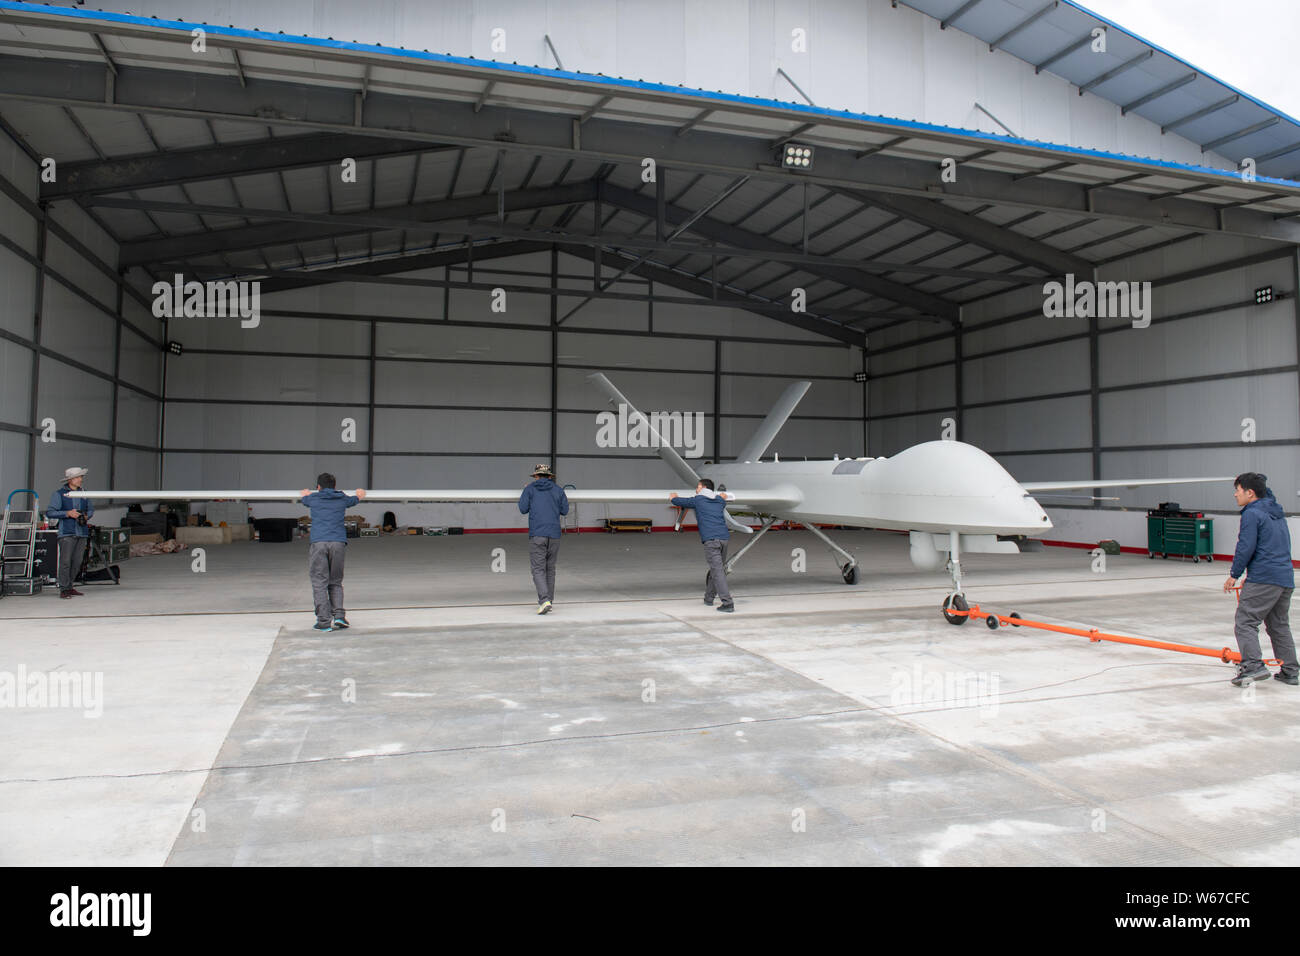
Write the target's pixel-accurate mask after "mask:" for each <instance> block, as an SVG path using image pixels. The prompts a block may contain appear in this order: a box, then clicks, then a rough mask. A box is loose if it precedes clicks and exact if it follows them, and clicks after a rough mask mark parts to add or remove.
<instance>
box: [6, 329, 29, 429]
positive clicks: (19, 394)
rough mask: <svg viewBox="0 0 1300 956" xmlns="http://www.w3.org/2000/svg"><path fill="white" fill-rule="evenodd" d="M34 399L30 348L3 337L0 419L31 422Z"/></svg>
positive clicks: (22, 423)
mask: <svg viewBox="0 0 1300 956" xmlns="http://www.w3.org/2000/svg"><path fill="white" fill-rule="evenodd" d="M31 401H32V352H31V349H28V348H24V347H23V346H21V345H19V344H17V343H16V342H9V341H6V340H4V339H0V421H5V422H8V423H9V424H11V425H28V424H30V419H31V411H30V409H31Z"/></svg>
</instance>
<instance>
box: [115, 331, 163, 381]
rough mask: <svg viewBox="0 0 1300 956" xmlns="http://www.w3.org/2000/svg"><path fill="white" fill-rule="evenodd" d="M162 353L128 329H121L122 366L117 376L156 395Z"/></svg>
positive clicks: (160, 372)
mask: <svg viewBox="0 0 1300 956" xmlns="http://www.w3.org/2000/svg"><path fill="white" fill-rule="evenodd" d="M162 363H163V353H162V351H161V350H160V349H159V348H158V347H157V346H155V345H154V344H153V343H152V342H146V341H145V340H144V339H142V338H140V336H138V335H136V334H135V333H134V332H132V331H131V330H130V329H128V328H125V327H123V329H122V364H121V368H120V369H119V371H118V375H119V376H120V377H121V379H122V380H123V381H124V382H130V383H131V384H132V385H138V386H139V387H140V388H145V389H148V390H149V391H151V392H153V393H155V394H157V393H158V392H159V391H160V390H161V388H162Z"/></svg>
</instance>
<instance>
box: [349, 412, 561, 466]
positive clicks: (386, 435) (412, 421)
mask: <svg viewBox="0 0 1300 956" xmlns="http://www.w3.org/2000/svg"><path fill="white" fill-rule="evenodd" d="M550 421H551V419H550V414H549V412H477V411H436V412H430V411H424V410H421V409H405V408H381V409H378V410H376V412H375V450H376V451H394V452H402V451H417V452H465V453H475V452H518V453H519V454H521V455H523V456H525V457H527V456H529V455H541V456H542V457H543V458H544V457H545V456H546V452H547V450H548V449H549V448H550ZM536 460H538V461H540V460H541V459H540V458H538V459H536Z"/></svg>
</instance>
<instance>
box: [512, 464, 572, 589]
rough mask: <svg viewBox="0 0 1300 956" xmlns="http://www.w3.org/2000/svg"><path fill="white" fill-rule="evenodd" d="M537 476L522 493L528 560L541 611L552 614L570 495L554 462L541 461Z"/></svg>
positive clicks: (521, 504)
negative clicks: (558, 477) (557, 475)
mask: <svg viewBox="0 0 1300 956" xmlns="http://www.w3.org/2000/svg"><path fill="white" fill-rule="evenodd" d="M533 478H534V479H536V480H535V481H533V482H532V483H531V484H529V485H528V486H527V487H525V488H524V493H523V494H521V495H520V496H519V513H520V514H525V515H528V562H529V565H530V566H531V568H532V572H533V586H534V587H535V588H537V613H538V614H550V613H551V602H552V601H554V600H555V564H556V561H557V560H558V559H559V556H560V534H561V529H560V518H562V517H563V516H564V515H567V514H568V513H569V496H568V495H566V494H565V493H564V489H563V488H561V487H560V486H559V485H557V484H556V483H555V481H554V480H553V479H554V478H555V473H554V472H553V471H551V466H550V465H547V464H539V465H538V466H537V467H536V468H534V469H533Z"/></svg>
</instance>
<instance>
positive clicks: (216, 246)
mask: <svg viewBox="0 0 1300 956" xmlns="http://www.w3.org/2000/svg"><path fill="white" fill-rule="evenodd" d="M595 195H596V186H595V184H594V183H585V182H579V183H572V184H569V185H566V186H555V187H547V188H542V189H530V190H515V191H513V192H509V193H507V194H506V209H507V211H517V210H522V209H540V208H544V207H546V206H561V205H569V204H570V203H574V202H584V201H587V200H589V199H592V198H594V197H595ZM93 201H94V202H95V203H96V204H97V205H99V204H102V205H115V206H120V205H122V204H123V203H125V202H139V203H141V206H142V207H144V206H146V205H147V207H148V208H154V209H158V208H163V209H167V207H168V206H175V205H178V204H174V203H173V204H164V203H158V202H154V201H150V200H109V199H97V200H93ZM179 205H183V206H191V208H190V209H189V210H188V211H193V212H198V211H206V212H213V211H214V210H213V209H211V208H207V207H203V206H199V205H197V204H179ZM167 211H186V210H179V209H167ZM496 211H497V197H496V196H468V197H462V198H460V199H449V200H443V201H439V202H427V203H419V204H417V205H414V206H400V207H393V208H385V209H379V210H373V211H372V210H364V211H362V212H359V213H342V214H333V215H330V214H324V213H319V214H317V213H291V212H288V211H285V210H274V209H266V210H256V211H255V210H248V209H238V210H234V211H233V212H232V213H231V214H233V215H243V216H247V217H249V218H258V217H263V218H267V219H271V220H276V221H274V222H272V223H270V224H261V225H255V226H248V227H245V228H239V229H222V230H218V231H214V232H204V233H198V234H195V235H185V236H173V237H170V238H167V239H145V240H140V241H137V242H128V243H123V244H122V246H121V259H120V262H121V265H122V266H123V267H124V268H125V267H128V266H132V265H143V264H145V263H149V262H153V261H157V260H159V259H162V258H178V257H179V258H189V257H192V256H202V255H210V254H215V253H219V252H234V251H239V250H245V249H260V248H264V247H266V246H276V245H282V244H289V243H294V242H304V241H311V240H317V239H330V238H337V237H340V236H351V235H357V234H359V233H365V232H370V231H372V230H374V229H402V228H417V227H419V226H421V225H430V224H432V223H436V222H445V221H448V220H458V219H468V218H471V217H473V216H483V215H494V214H495V213H496Z"/></svg>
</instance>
